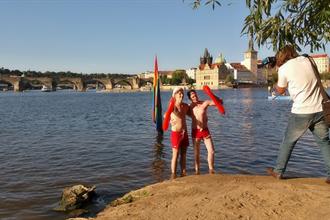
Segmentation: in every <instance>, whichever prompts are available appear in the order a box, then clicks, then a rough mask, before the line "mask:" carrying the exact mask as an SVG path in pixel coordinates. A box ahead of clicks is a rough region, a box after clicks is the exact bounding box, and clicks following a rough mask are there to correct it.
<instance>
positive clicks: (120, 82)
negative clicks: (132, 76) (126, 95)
mask: <svg viewBox="0 0 330 220" xmlns="http://www.w3.org/2000/svg"><path fill="white" fill-rule="evenodd" d="M119 85H126V86H129V88H130V89H133V85H132V83H131V82H130V80H127V79H116V80H114V81H113V84H112V86H113V88H116V87H118V86H119ZM119 88H120V87H119Z"/></svg>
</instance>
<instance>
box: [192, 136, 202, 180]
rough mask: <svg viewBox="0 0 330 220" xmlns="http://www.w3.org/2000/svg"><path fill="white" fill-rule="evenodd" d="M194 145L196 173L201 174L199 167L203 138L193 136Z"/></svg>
mask: <svg viewBox="0 0 330 220" xmlns="http://www.w3.org/2000/svg"><path fill="white" fill-rule="evenodd" d="M193 145H194V158H195V174H197V175H198V174H199V168H200V157H199V154H200V145H201V140H200V139H197V138H193Z"/></svg>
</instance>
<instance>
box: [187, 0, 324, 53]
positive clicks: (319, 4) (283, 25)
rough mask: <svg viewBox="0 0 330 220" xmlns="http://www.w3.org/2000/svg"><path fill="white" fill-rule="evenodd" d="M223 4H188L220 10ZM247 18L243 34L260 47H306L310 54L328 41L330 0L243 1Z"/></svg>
mask: <svg viewBox="0 0 330 220" xmlns="http://www.w3.org/2000/svg"><path fill="white" fill-rule="evenodd" d="M222 1H224V0H192V2H193V8H194V9H196V8H198V7H200V6H201V5H211V6H212V8H213V9H214V8H215V6H217V5H218V6H221V3H220V2H222ZM246 6H247V7H248V8H249V9H250V14H249V15H248V16H247V17H246V18H245V22H244V25H243V28H242V33H243V34H248V35H250V36H253V40H254V41H255V42H256V43H257V45H258V46H259V47H260V46H261V45H266V46H272V48H273V50H275V51H276V50H278V49H280V48H282V47H283V46H284V45H286V44H292V45H294V46H295V47H296V48H297V50H301V48H300V47H301V46H303V47H305V46H309V47H310V50H311V52H313V51H314V50H319V49H323V50H325V45H326V44H327V43H328V42H329V41H330V32H329V30H330V0H246Z"/></svg>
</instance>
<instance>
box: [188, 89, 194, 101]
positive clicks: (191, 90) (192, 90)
mask: <svg viewBox="0 0 330 220" xmlns="http://www.w3.org/2000/svg"><path fill="white" fill-rule="evenodd" d="M192 92H194V93H195V94H196V91H195V90H194V89H190V90H189V91H188V92H187V96H188V98H189V99H190V100H191V98H190V93H192Z"/></svg>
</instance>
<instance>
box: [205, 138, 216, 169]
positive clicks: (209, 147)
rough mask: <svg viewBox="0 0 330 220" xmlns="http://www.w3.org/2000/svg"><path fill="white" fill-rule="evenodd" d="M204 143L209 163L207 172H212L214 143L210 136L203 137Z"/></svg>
mask: <svg viewBox="0 0 330 220" xmlns="http://www.w3.org/2000/svg"><path fill="white" fill-rule="evenodd" d="M204 144H205V146H206V149H207V162H208V165H209V173H210V174H213V173H214V145H213V141H212V138H211V136H210V137H207V138H204Z"/></svg>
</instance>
